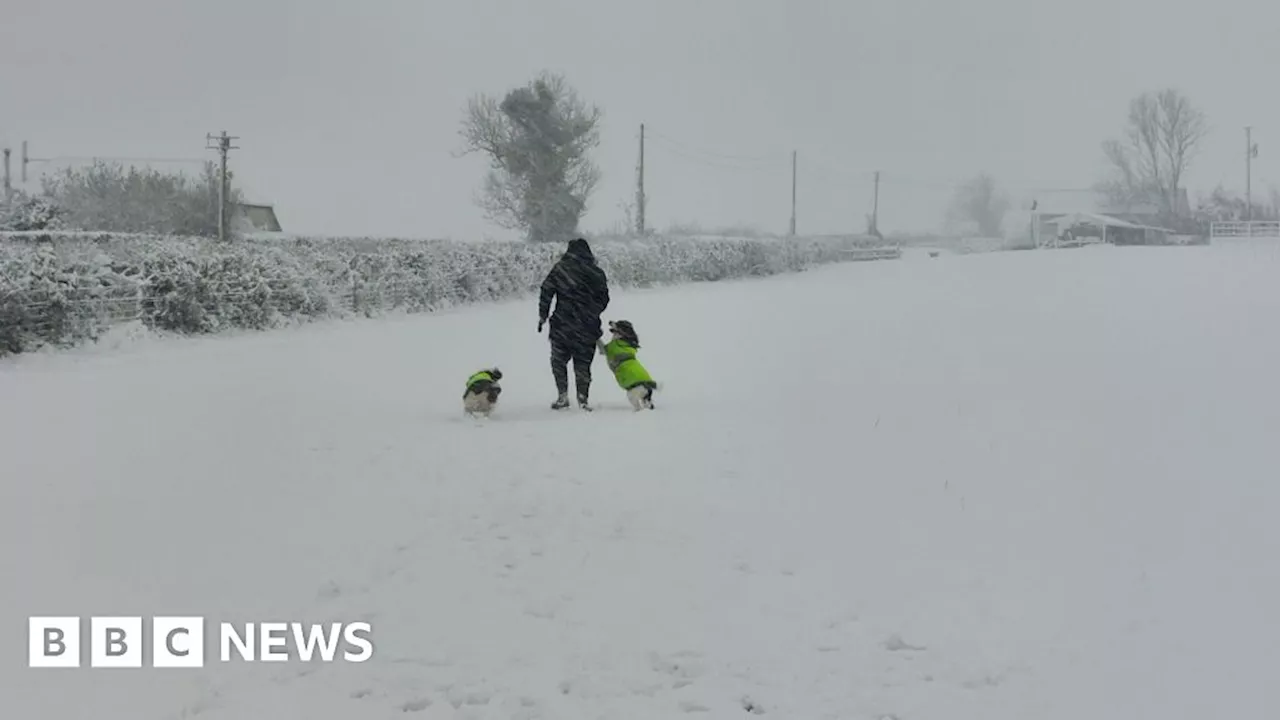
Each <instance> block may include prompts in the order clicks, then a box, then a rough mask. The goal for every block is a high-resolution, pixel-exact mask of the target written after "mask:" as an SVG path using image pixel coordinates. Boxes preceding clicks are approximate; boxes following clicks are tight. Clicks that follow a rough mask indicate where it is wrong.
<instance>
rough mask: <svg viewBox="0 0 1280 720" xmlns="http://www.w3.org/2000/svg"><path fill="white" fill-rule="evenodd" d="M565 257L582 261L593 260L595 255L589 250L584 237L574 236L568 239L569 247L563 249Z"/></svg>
mask: <svg viewBox="0 0 1280 720" xmlns="http://www.w3.org/2000/svg"><path fill="white" fill-rule="evenodd" d="M564 254H565V257H571V258H575V259H578V260H582V261H584V262H595V260H596V256H595V255H594V254H592V252H591V246H590V245H588V244H587V241H586V238H574V239H573V240H570V241H569V248H568V249H567V250H565V251H564Z"/></svg>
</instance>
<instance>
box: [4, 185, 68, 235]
mask: <svg viewBox="0 0 1280 720" xmlns="http://www.w3.org/2000/svg"><path fill="white" fill-rule="evenodd" d="M64 214H65V211H63V210H62V209H61V208H59V207H58V206H57V204H55V203H54V202H53V201H52V200H50V199H49V198H45V197H30V196H28V195H26V194H19V195H17V196H16V197H15V198H14V201H13V202H12V204H11V205H10V206H9V207H8V208H4V207H0V230H17V231H23V232H25V231H30V230H57V229H59V228H61V227H62V216H63V215H64Z"/></svg>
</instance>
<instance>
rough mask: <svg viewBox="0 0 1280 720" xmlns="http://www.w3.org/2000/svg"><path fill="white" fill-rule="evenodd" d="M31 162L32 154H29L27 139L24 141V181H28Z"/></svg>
mask: <svg viewBox="0 0 1280 720" xmlns="http://www.w3.org/2000/svg"><path fill="white" fill-rule="evenodd" d="M30 164H31V156H30V155H28V154H27V141H26V140H23V141H22V182H23V183H24V184H25V183H26V182H27V166H28V165H30Z"/></svg>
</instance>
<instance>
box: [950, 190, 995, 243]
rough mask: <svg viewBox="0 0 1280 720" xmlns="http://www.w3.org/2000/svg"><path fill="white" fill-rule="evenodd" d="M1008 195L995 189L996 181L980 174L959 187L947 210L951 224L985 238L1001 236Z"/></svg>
mask: <svg viewBox="0 0 1280 720" xmlns="http://www.w3.org/2000/svg"><path fill="white" fill-rule="evenodd" d="M1008 212H1009V198H1008V197H1006V196H1005V195H1004V193H1002V192H1000V190H999V189H997V188H996V181H995V180H994V179H993V178H992V177H991V176H990V175H986V174H982V175H979V176H977V177H975V178H973V179H972V180H970V181H968V182H966V183H964V184H963V185H961V186H959V187H958V188H956V192H955V195H954V196H953V197H952V199H951V208H950V209H949V210H948V213H947V220H948V224H949V225H952V226H961V227H964V228H965V229H966V230H968V231H970V232H976V233H978V234H979V235H981V236H982V237H988V238H992V237H1000V234H1001V230H1002V228H1003V226H1004V216H1005V214H1006V213H1008Z"/></svg>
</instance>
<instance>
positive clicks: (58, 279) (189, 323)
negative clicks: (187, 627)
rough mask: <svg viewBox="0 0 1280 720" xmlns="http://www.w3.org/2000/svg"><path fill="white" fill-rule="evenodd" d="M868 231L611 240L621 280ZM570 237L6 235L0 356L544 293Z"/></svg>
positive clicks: (848, 242)
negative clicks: (107, 335) (130, 327)
mask: <svg viewBox="0 0 1280 720" xmlns="http://www.w3.org/2000/svg"><path fill="white" fill-rule="evenodd" d="M863 245H864V242H863V241H862V240H861V239H859V238H851V237H823V238H786V239H767V238H760V239H731V238H680V237H663V236H653V237H646V238H642V239H632V240H626V241H622V240H611V239H607V238H597V239H596V240H595V241H594V242H593V243H592V246H593V249H594V250H595V253H596V256H597V258H598V259H599V261H600V264H601V266H602V267H603V268H604V270H605V272H606V273H607V274H608V276H609V281H610V284H611V285H612V286H615V287H619V288H628V287H649V286H655V285H669V284H676V283H684V282H705V281H717V280H725V279H730V278H747V277H757V276H764V275H772V274H777V273H784V272H795V271H798V270H802V269H804V268H806V267H810V266H814V265H819V264H824V263H831V262H837V261H840V260H844V259H848V258H849V254H850V251H852V250H853V249H855V248H857V247H860V246H863ZM563 251H564V248H563V247H561V246H559V245H551V244H545V243H460V242H448V241H440V240H433V241H421V240H404V239H386V240H384V239H375V238H285V239H271V240H261V241H254V242H235V243H219V242H216V241H211V240H207V239H204V238H194V237H179V236H155V235H127V234H98V235H94V234H77V233H58V232H49V233H45V232H35V233H0V354H5V353H15V352H24V351H28V350H31V349H34V348H36V347H39V346H42V345H53V346H66V345H71V344H75V343H79V342H84V341H92V340H95V339H96V338H98V337H99V335H100V334H101V332H102V331H103V330H104V329H106V328H108V327H110V326H111V325H113V324H116V323H120V322H126V321H141V322H142V323H143V324H144V325H145V326H147V327H148V328H152V329H159V330H167V331H171V332H178V333H184V334H200V333H216V332H220V331H222V330H225V329H229V328H248V329H266V328H271V327H276V326H279V325H282V324H286V323H294V322H300V321H306V320H311V319H317V318H326V317H338V316H343V315H348V314H352V313H357V314H361V315H367V316H371V315H375V314H380V313H385V312H389V311H403V312H427V311H432V310H436V309H440V308H445V307H449V306H452V305H458V304H466V303H476V302H488V301H493V300H503V299H512V298H517V297H522V296H528V295H531V294H533V293H536V292H537V290H538V287H539V285H540V284H541V282H542V280H543V278H544V277H545V276H546V273H547V271H548V270H549V269H550V268H551V266H552V264H553V263H554V262H555V261H556V260H557V259H558V258H559V256H560V254H561V253H562V252H563Z"/></svg>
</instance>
